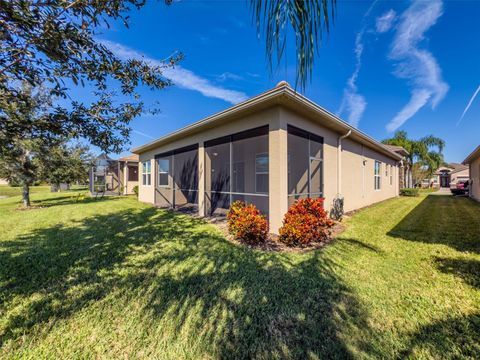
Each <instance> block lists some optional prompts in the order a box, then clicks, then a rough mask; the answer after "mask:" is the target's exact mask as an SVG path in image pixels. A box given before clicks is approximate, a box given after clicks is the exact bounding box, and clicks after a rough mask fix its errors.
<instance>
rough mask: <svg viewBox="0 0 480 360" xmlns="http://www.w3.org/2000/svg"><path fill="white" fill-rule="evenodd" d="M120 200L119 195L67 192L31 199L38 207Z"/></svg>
mask: <svg viewBox="0 0 480 360" xmlns="http://www.w3.org/2000/svg"><path fill="white" fill-rule="evenodd" d="M119 200H121V197H120V196H105V197H98V198H96V197H94V196H85V197H83V198H82V197H80V196H79V194H73V193H72V194H68V193H65V194H64V195H60V196H55V197H47V198H45V199H38V200H37V199H33V200H32V205H33V206H40V207H51V206H60V205H81V204H90V203H95V202H107V201H109V202H110V201H119Z"/></svg>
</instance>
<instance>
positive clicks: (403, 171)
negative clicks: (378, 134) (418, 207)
mask: <svg viewBox="0 0 480 360" xmlns="http://www.w3.org/2000/svg"><path fill="white" fill-rule="evenodd" d="M385 147H386V148H387V149H389V150H391V151H393V152H394V153H397V154H398V155H400V156H401V157H402V160H401V162H400V169H399V172H398V176H399V177H398V184H399V187H400V189H403V188H411V187H413V176H412V165H411V164H410V162H409V161H408V157H407V156H408V155H410V154H409V152H408V151H407V150H405V149H404V148H403V147H401V146H398V145H385Z"/></svg>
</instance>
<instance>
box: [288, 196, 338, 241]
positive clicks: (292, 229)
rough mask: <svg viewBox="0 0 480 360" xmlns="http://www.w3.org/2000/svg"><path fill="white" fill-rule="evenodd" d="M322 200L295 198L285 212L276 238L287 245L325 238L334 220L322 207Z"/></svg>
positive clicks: (323, 239)
mask: <svg viewBox="0 0 480 360" xmlns="http://www.w3.org/2000/svg"><path fill="white" fill-rule="evenodd" d="M323 201H324V199H301V200H297V201H296V202H295V203H294V204H293V205H292V206H290V208H289V209H288V212H287V213H286V214H285V217H284V219H283V226H282V227H281V228H280V231H279V232H280V234H279V238H278V239H279V240H280V241H281V242H283V243H285V244H286V245H289V246H294V245H307V244H310V243H311V242H313V241H325V240H327V239H328V237H329V235H330V228H331V227H332V226H333V224H334V222H333V221H332V220H331V219H330V218H329V217H328V214H327V212H326V211H325V209H324V208H323Z"/></svg>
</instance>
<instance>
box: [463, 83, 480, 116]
mask: <svg viewBox="0 0 480 360" xmlns="http://www.w3.org/2000/svg"><path fill="white" fill-rule="evenodd" d="M479 92H480V85H478V88H477V90H476V91H475V92H474V93H473V95H472V97H471V98H470V101H469V102H468V104H467V106H466V107H465V110H463V113H462V116H461V117H460V119H459V120H458V121H457V126H458V125H460V123H461V122H462V120H463V117H464V116H465V114H466V113H467V111H468V109H470V106H472V103H473V101H474V100H475V98H476V97H477V95H478V93H479Z"/></svg>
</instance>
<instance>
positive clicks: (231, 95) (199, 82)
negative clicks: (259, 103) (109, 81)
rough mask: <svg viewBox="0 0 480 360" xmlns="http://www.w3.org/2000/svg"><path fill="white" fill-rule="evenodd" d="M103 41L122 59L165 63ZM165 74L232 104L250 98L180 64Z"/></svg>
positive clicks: (176, 82)
mask: <svg viewBox="0 0 480 360" xmlns="http://www.w3.org/2000/svg"><path fill="white" fill-rule="evenodd" d="M101 42H102V43H103V44H104V45H105V46H107V47H108V48H109V49H110V51H112V52H113V53H114V54H115V55H117V56H118V57H120V58H122V59H132V58H135V59H142V60H144V61H147V62H149V63H151V64H152V65H156V66H162V65H164V62H163V60H157V59H153V58H150V57H148V56H146V55H145V54H143V53H141V52H139V51H137V50H134V49H131V48H129V47H126V46H124V45H122V44H119V43H116V42H113V41H108V40H101ZM163 75H164V76H165V77H166V78H168V79H170V80H172V82H173V83H174V84H175V85H177V86H178V87H181V88H184V89H188V90H193V91H198V92H200V93H201V94H202V95H204V96H206V97H210V98H216V99H221V100H224V101H226V102H228V103H231V104H237V103H239V102H242V101H244V100H246V99H247V98H248V96H247V95H246V94H245V93H243V92H240V91H235V90H229V89H225V88H224V87H221V86H217V85H214V84H212V83H211V82H210V81H208V80H207V79H205V78H202V77H200V76H198V75H196V74H195V73H194V72H192V71H190V70H188V69H185V68H183V67H181V66H179V65H176V66H175V67H174V68H165V69H163Z"/></svg>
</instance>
